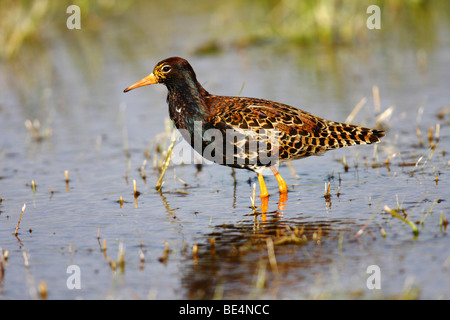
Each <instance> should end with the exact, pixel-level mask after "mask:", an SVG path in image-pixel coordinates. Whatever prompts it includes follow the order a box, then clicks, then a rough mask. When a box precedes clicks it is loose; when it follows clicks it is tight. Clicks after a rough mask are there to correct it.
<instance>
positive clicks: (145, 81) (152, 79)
mask: <svg viewBox="0 0 450 320" xmlns="http://www.w3.org/2000/svg"><path fill="white" fill-rule="evenodd" d="M155 83H158V78H156V76H155V75H154V74H153V73H150V74H149V75H148V76H146V77H145V78H144V79H141V80H139V81H138V82H136V83H135V84H133V85H131V86H129V87H128V88H126V89H125V90H123V92H128V91H130V90H133V89H136V88H139V87H143V86H148V85H151V84H155Z"/></svg>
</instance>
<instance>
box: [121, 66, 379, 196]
mask: <svg viewBox="0 0 450 320" xmlns="http://www.w3.org/2000/svg"><path fill="white" fill-rule="evenodd" d="M154 83H162V84H164V85H166V87H167V89H168V91H169V92H168V95H167V103H168V105H169V115H170V118H171V119H172V120H173V121H174V123H175V126H176V127H177V129H179V130H180V132H181V133H182V135H183V137H184V138H185V139H186V140H187V141H188V142H189V143H190V144H191V146H192V147H193V148H194V149H195V150H196V151H197V152H199V153H200V154H202V156H203V157H205V158H206V159H208V160H211V161H214V162H216V163H219V164H222V165H227V166H231V167H236V168H245V169H249V170H253V171H255V172H256V173H257V174H258V180H259V183H260V187H261V197H266V196H268V192H267V188H266V186H265V183H264V179H263V176H262V173H261V172H262V171H263V169H264V168H266V167H270V168H271V169H272V171H273V173H274V174H275V177H276V178H277V181H278V183H279V189H280V192H281V193H286V192H287V185H286V183H285V182H284V180H283V178H282V177H281V175H280V174H279V173H278V171H277V170H276V167H275V166H276V164H277V163H278V162H279V161H283V160H294V159H301V158H305V157H309V156H312V155H320V154H323V153H324V152H325V151H327V150H331V149H336V148H342V147H346V146H352V145H355V144H370V143H376V142H379V141H380V138H381V137H383V136H384V132H383V131H380V130H375V129H367V128H363V127H360V126H355V125H350V124H345V123H339V122H333V121H329V120H325V119H322V118H319V117H316V116H314V115H312V114H310V113H308V112H305V111H302V110H300V109H297V108H294V107H291V106H288V105H285V104H282V103H279V102H273V101H269V100H264V99H256V98H243V97H229V96H217V95H211V94H209V93H208V92H207V91H206V90H205V89H204V88H203V87H202V86H201V84H200V83H199V82H198V81H197V78H196V75H195V72H194V70H193V69H192V67H191V65H190V64H189V63H188V62H187V61H186V60H185V59H182V58H178V57H172V58H168V59H165V60H163V61H161V62H159V63H158V64H157V65H156V66H155V68H154V70H153V73H151V74H150V75H149V76H147V77H145V78H144V79H142V80H140V81H138V82H136V83H135V84H133V85H132V86H130V87H128V88H127V89H125V90H124V91H125V92H127V91H129V90H132V89H134V88H137V87H141V86H145V85H150V84H154Z"/></svg>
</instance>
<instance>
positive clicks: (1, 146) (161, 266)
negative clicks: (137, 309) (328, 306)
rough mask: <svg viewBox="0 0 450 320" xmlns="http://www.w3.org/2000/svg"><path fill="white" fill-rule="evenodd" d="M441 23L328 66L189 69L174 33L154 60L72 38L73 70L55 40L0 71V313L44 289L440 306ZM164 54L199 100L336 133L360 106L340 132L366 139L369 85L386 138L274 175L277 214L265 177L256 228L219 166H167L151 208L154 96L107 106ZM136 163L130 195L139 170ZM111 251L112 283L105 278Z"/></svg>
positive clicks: (370, 117) (211, 64) (326, 58)
mask: <svg viewBox="0 0 450 320" xmlns="http://www.w3.org/2000/svg"><path fill="white" fill-rule="evenodd" d="M197 18H198V16H197V15H194V16H188V17H184V19H187V20H188V21H191V20H192V21H197V24H193V25H192V26H190V28H192V29H197V28H198V29H201V28H202V27H201V26H202V23H205V21H204V20H201V19H198V20H197ZM171 19H173V20H172V21H180V20H177V19H181V18H177V17H173V18H171ZM204 19H205V18H204ZM125 20H126V19H125ZM205 20H206V19H205ZM206 21H207V20H206ZM165 23H168V22H165ZM179 23H180V22H179ZM441 23H442V25H440V27H438V28H437V30H438V32H437V36H436V38H435V39H434V41H433V42H432V43H431V44H428V45H426V46H423V47H421V46H417V45H410V46H408V45H406V46H401V45H396V46H388V45H386V43H384V44H383V43H382V42H376V43H374V44H372V45H371V46H370V47H368V48H367V47H366V48H356V49H355V48H352V49H350V48H346V47H342V48H337V49H336V52H333V53H331V54H330V53H329V52H328V53H327V52H324V51H321V50H319V49H318V50H307V49H300V48H295V47H294V48H287V49H285V50H279V49H277V48H273V47H271V46H270V45H269V46H257V47H249V48H246V49H239V50H233V49H230V50H226V51H224V52H222V53H220V54H218V55H213V56H196V55H192V54H190V51H189V50H190V49H191V48H190V46H189V44H188V43H186V42H187V41H186V40H185V39H182V37H181V36H180V35H178V38H175V39H173V42H172V41H168V40H167V39H166V40H161V42H159V43H158V45H157V46H152V45H151V44H152V43H154V42H155V41H156V40H158V39H159V38H157V37H156V38H152V39H151V41H144V39H141V40H142V41H141V42H139V43H136V46H135V47H133V48H124V47H123V46H120V41H116V42H108V41H106V40H102V41H95V39H94V40H93V39H86V41H87V44H89V45H91V46H92V48H91V49H90V50H92V52H91V53H90V54H89V55H87V56H85V53H83V54H82V53H80V52H78V51H77V50H80V48H79V47H76V46H73V45H72V42H71V41H70V40H66V41H63V40H61V41H55V42H53V46H52V47H51V48H48V49H46V50H42V49H40V48H35V47H33V46H31V45H30V46H27V47H25V50H28V51H27V52H24V53H23V57H22V58H21V59H20V60H19V61H16V62H10V63H2V65H1V68H2V73H1V74H2V76H1V77H0V85H1V86H2V87H3V88H7V90H2V92H1V93H0V130H1V136H0V198H1V199H2V201H1V203H0V228H1V232H0V247H1V249H2V250H3V252H4V251H5V250H7V251H8V259H7V261H6V262H4V276H3V278H2V282H1V283H0V297H1V298H2V299H30V298H31V299H34V298H39V292H38V287H39V284H40V283H41V282H42V281H44V282H45V284H46V286H47V290H48V298H49V299H74V298H83V299H104V298H115V299H116V298H119V299H136V298H150V299H191V298H199V299H211V298H219V299H220V298H224V299H228V298H235V299H242V298H264V299H303V298H307V299H309V298H332V299H333V298H421V299H437V298H444V299H448V298H450V297H449V288H450V281H449V279H450V277H449V268H450V251H449V249H448V231H447V228H446V224H445V223H444V222H442V221H443V220H442V219H443V218H445V219H449V218H450V217H449V211H450V210H449V204H448V190H449V183H448V174H449V170H448V167H449V159H448V150H449V149H450V145H449V141H450V140H449V139H448V136H449V125H448V124H449V116H450V115H449V114H448V112H447V113H446V114H444V117H443V118H442V119H439V118H438V117H437V115H438V113H439V112H440V111H442V110H443V108H445V107H447V106H448V105H449V95H448V92H449V91H448V88H449V87H450V77H449V75H448V70H446V68H444V67H443V66H447V65H449V63H450V43H449V42H448V37H446V35H445V34H442V33H441V32H439V31H440V30H445V28H447V27H448V26H447V25H446V24H445V21H441ZM180 24H181V23H180ZM183 25H184V24H183ZM188 25H189V23H188ZM106 27H107V26H105V28H106ZM130 28H131V29H130V30H128V31H129V32H131V33H132V32H133V31H134V30H133V29H132V27H130ZM175 29H176V28H175ZM173 31H174V30H166V31H165V32H166V33H167V34H168V35H171V34H172V33H173ZM80 32H83V29H82V30H81V31H80ZM122 33H126V32H125V31H123V30H122V31H120V33H119V35H118V37H119V36H120V35H121V34H122ZM143 35H144V34H142V36H143ZM109 37H112V36H111V34H109ZM133 37H136V38H138V35H134V36H133ZM149 42H150V43H149ZM125 43H127V42H125ZM171 55H180V56H184V57H186V58H187V59H188V60H189V61H190V62H191V64H192V65H193V67H194V69H195V70H196V73H197V77H198V79H199V81H200V82H201V83H203V84H204V86H205V88H207V90H209V91H210V92H212V93H216V94H223V95H236V94H237V93H238V92H239V91H240V89H241V87H242V86H243V84H244V88H243V91H242V93H241V95H242V96H252V97H261V98H267V99H270V100H275V101H280V102H283V103H287V104H290V105H294V106H298V107H300V108H302V109H304V110H307V111H309V112H312V113H314V114H316V115H318V116H322V117H325V118H328V119H330V120H336V121H344V120H345V119H346V117H347V116H348V115H349V114H350V112H351V111H352V110H353V108H354V106H355V105H356V104H357V103H358V102H359V101H360V100H361V99H362V98H364V97H365V98H367V103H366V104H365V105H364V106H363V108H362V109H361V111H360V112H359V113H358V114H357V115H356V118H355V119H354V120H353V122H355V123H358V124H362V125H366V126H373V125H374V124H375V116H376V115H375V111H374V106H373V105H374V100H373V97H372V87H373V86H374V85H376V86H378V88H379V92H380V96H381V100H380V102H381V112H383V111H385V110H386V109H388V108H389V107H391V106H393V107H394V109H393V113H392V115H391V117H390V118H388V119H387V120H386V121H385V123H384V125H385V127H386V128H387V135H386V137H385V138H383V140H382V142H381V143H380V144H378V145H377V147H376V149H374V147H373V146H361V147H355V148H348V149H343V150H336V151H331V152H329V153H327V154H325V155H324V156H323V157H313V158H308V159H304V160H300V161H294V162H292V167H290V166H287V165H284V166H282V167H281V168H280V173H281V174H282V175H283V177H284V178H285V180H286V182H287V183H288V186H289V193H288V199H287V200H285V201H283V199H280V197H279V195H278V194H277V192H276V191H277V184H276V180H275V179H273V178H272V177H268V178H267V179H266V183H267V187H268V189H269V192H272V193H273V195H271V197H270V200H269V204H268V209H267V212H265V213H264V212H262V210H261V208H260V207H258V208H257V209H256V211H253V210H252V208H251V202H250V198H251V196H252V185H253V183H257V180H256V176H255V175H254V174H253V173H251V172H247V171H243V170H236V171H235V179H234V178H233V175H232V171H231V169H230V168H227V167H222V166H218V165H204V166H202V167H201V168H198V167H196V166H194V165H191V164H186V165H178V166H170V167H169V169H168V170H167V172H166V175H165V178H164V185H163V188H162V191H161V192H158V191H156V190H155V188H154V186H155V184H156V181H157V180H158V178H159V172H158V170H157V169H156V168H155V167H154V161H156V160H158V161H161V159H163V157H162V156H161V155H160V154H158V153H157V152H156V151H155V145H156V144H157V143H161V142H163V149H164V148H165V147H167V145H168V143H169V137H168V135H167V134H166V135H165V136H164V137H162V136H161V135H160V134H161V133H164V132H166V133H167V129H166V126H167V124H166V122H165V121H166V119H167V117H168V113H167V106H166V103H165V95H166V89H165V88H164V87H163V86H152V87H146V88H142V89H138V90H134V91H132V92H130V93H127V94H123V93H122V91H123V89H124V88H125V87H127V86H128V85H130V84H132V83H134V82H135V81H137V80H139V79H141V78H142V77H144V76H145V75H147V74H148V73H150V72H151V70H152V68H153V66H154V64H155V63H156V62H158V61H159V60H161V59H162V58H165V57H167V56H171ZM422 55H425V57H426V64H425V65H424V64H423V63H420V61H422V60H420V59H422V58H420V57H422ZM87 57H89V58H87ZM330 70H332V71H330ZM27 119H29V120H31V121H33V120H34V119H39V121H40V123H41V127H40V133H41V134H42V135H43V137H41V138H39V139H36V137H34V136H33V135H32V134H31V133H30V131H29V130H27V128H26V127H25V125H24V123H25V121H26V120H27ZM436 124H439V130H440V131H439V141H438V143H437V141H436V139H433V141H434V143H437V146H436V148H435V149H434V150H432V149H431V148H430V144H429V141H428V138H427V130H428V128H433V130H434V131H433V132H435V131H436ZM416 127H419V128H420V129H421V132H422V135H423V144H420V141H419V138H418V136H417V133H416ZM47 128H51V135H49V136H48V137H47V136H45V132H46V129H47ZM158 135H160V136H159V138H155V137H157V136H158ZM394 155H395V156H394ZM343 156H345V158H346V161H347V163H348V165H349V169H348V172H346V171H345V170H344V166H343V164H342V162H341V159H342V158H343ZM388 158H389V159H390V161H389V165H388V166H387V165H383V163H384V162H385V161H386V159H388ZM145 159H147V161H148V162H147V165H146V166H145V168H144V171H145V173H146V179H145V180H144V179H143V178H142V176H141V173H140V172H139V168H141V166H142V164H143V162H144V160H145ZM155 159H156V160H155ZM380 164H381V165H380ZM65 170H68V171H69V179H70V180H69V182H68V183H66V182H65V180H64V171H65ZM180 179H181V180H180ZM436 179H437V180H436ZM32 180H35V181H36V185H37V187H36V190H35V191H33V189H32V187H31V181H32ZM133 180H136V184H137V189H138V190H139V192H140V193H141V194H140V196H139V197H137V199H135V197H134V195H133ZM326 182H329V183H330V184H331V198H330V200H329V201H327V199H325V198H324V196H323V195H324V184H325V183H326ZM338 187H339V196H338V195H337V192H338ZM51 190H53V192H51ZM257 192H259V190H257ZM121 196H122V197H123V199H124V201H125V203H124V204H123V207H122V208H121V207H120V204H119V203H118V200H119V198H120V197H121ZM135 201H136V202H135ZM23 204H26V209H25V212H24V214H23V217H22V220H21V223H20V229H19V233H18V235H17V237H16V236H14V230H15V228H16V225H17V222H18V220H19V217H20V214H21V209H22V206H23ZM256 204H257V206H260V205H261V201H260V200H259V199H258V198H257V199H256ZM386 205H387V206H389V207H390V208H392V209H397V206H399V207H400V208H402V209H404V211H400V212H399V215H400V216H401V217H405V216H406V217H407V219H408V220H410V221H412V222H413V223H414V224H415V225H416V226H417V228H418V230H419V234H418V235H414V233H413V232H412V228H411V227H410V226H409V225H408V224H406V223H405V222H403V221H401V220H400V219H398V218H396V217H394V216H392V215H391V214H390V213H388V212H385V211H384V207H385V206H386ZM360 230H363V232H362V233H361V234H359V233H358V231H360ZM383 234H384V235H383ZM211 239H213V240H211ZM267 239H271V240H269V242H267V241H268V240H267ZM104 241H105V242H104ZM211 241H212V242H211ZM270 241H272V242H273V243H274V245H273V246H274V253H275V263H274V260H273V256H271V255H270V254H269V253H268V252H270ZM105 244H106V250H103V249H104V246H105ZM195 245H196V246H197V252H196V253H193V247H194V246H195ZM121 247H122V248H123V253H124V261H125V265H124V267H121V266H120V264H118V263H117V261H118V260H119V258H118V256H119V251H120V250H121V249H120V248H121ZM140 252H141V256H140ZM142 254H143V258H142ZM26 261H28V263H25V262H26ZM111 261H113V262H116V265H115V266H114V264H113V265H111ZM71 265H77V266H79V268H80V271H81V277H80V283H81V289H72V290H71V289H69V288H68V286H67V279H68V277H69V276H70V274H69V273H67V268H68V266H71ZM371 265H377V266H379V268H380V271H381V289H374V290H371V289H369V288H368V287H367V284H366V281H367V279H368V277H369V275H370V274H368V273H367V268H368V266H371Z"/></svg>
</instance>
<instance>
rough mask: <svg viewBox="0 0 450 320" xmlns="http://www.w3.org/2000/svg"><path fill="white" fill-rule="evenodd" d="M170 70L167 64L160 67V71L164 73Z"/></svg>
mask: <svg viewBox="0 0 450 320" xmlns="http://www.w3.org/2000/svg"><path fill="white" fill-rule="evenodd" d="M170 70H172V68H171V67H170V66H169V65H167V64H166V65H165V66H163V67H162V68H161V71H162V72H164V73H168V72H170Z"/></svg>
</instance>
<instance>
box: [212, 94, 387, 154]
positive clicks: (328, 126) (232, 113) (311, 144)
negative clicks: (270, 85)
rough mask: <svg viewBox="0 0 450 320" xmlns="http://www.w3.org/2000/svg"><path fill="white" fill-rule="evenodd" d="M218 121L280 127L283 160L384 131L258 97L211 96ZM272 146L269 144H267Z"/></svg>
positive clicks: (248, 127)
mask: <svg viewBox="0 0 450 320" xmlns="http://www.w3.org/2000/svg"><path fill="white" fill-rule="evenodd" d="M209 99H210V101H208V105H209V106H210V108H211V110H210V112H211V114H212V115H214V116H215V125H216V126H217V125H218V124H219V123H220V122H223V123H224V124H226V125H227V126H229V127H232V128H235V129H238V130H243V131H246V132H255V133H258V132H259V130H261V129H265V130H273V129H276V130H277V131H278V138H279V145H278V148H279V152H278V157H279V159H280V160H293V159H300V158H305V157H308V156H312V155H320V154H323V153H324V152H325V151H327V150H330V149H336V148H342V147H346V146H351V145H355V144H370V143H375V142H379V141H380V138H381V137H383V136H384V132H383V131H379V130H374V129H367V128H363V127H360V126H355V125H350V124H345V123H339V122H333V121H328V120H325V119H322V118H319V117H316V116H314V115H312V114H310V113H308V112H305V111H302V110H300V109H297V108H294V107H291V106H288V105H285V104H282V103H277V102H273V101H268V100H264V99H255V98H238V97H223V96H210V97H209ZM268 149H270V148H268Z"/></svg>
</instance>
